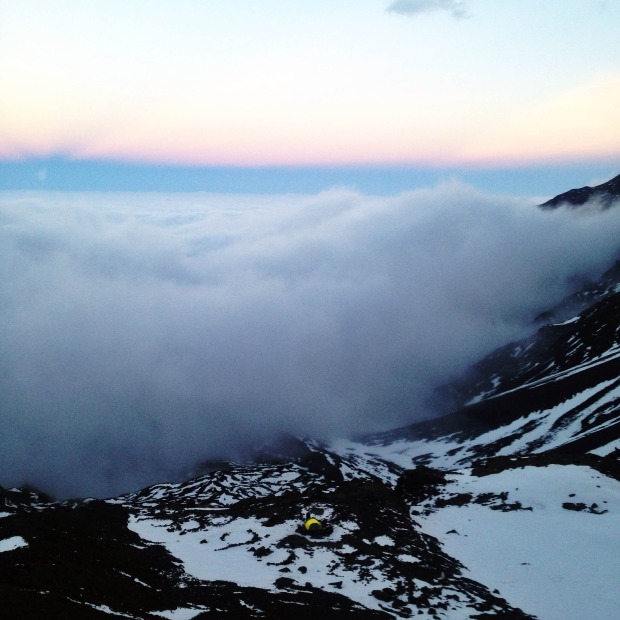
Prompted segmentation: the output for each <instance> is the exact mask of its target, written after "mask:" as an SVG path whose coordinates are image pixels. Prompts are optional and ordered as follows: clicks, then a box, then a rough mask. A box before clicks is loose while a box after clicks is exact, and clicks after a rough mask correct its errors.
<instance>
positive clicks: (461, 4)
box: [387, 0, 468, 19]
mask: <svg viewBox="0 0 620 620" xmlns="http://www.w3.org/2000/svg"><path fill="white" fill-rule="evenodd" d="M387 10H388V11H389V12H392V13H400V14H402V15H411V16H413V15H420V14H422V13H431V12H435V11H448V12H449V13H451V14H452V17H454V18H456V19H462V18H464V17H467V15H468V13H467V4H466V2H465V1H464V0H394V2H391V3H390V5H389V6H388V8H387Z"/></svg>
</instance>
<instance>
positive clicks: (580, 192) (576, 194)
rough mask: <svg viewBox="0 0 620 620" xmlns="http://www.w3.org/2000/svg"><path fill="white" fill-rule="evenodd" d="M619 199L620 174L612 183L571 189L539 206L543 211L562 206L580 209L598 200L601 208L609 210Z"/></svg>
mask: <svg viewBox="0 0 620 620" xmlns="http://www.w3.org/2000/svg"><path fill="white" fill-rule="evenodd" d="M618 199H620V174H619V175H618V176H617V177H614V178H613V179H611V181H607V182H606V183H602V184H601V185H595V186H594V187H589V186H586V187H580V188H578V189H571V190H569V191H567V192H564V193H563V194H559V195H558V196H556V197H555V198H551V200H547V202H544V203H543V204H541V205H539V206H540V207H541V208H542V209H555V208H557V207H559V206H560V205H569V206H571V207H579V206H581V205H583V204H585V203H586V202H588V201H590V200H598V201H600V203H601V206H602V207H603V208H605V209H607V208H609V207H610V206H611V204H612V203H613V202H614V201H616V200H618Z"/></svg>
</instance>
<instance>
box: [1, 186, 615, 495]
mask: <svg viewBox="0 0 620 620" xmlns="http://www.w3.org/2000/svg"><path fill="white" fill-rule="evenodd" d="M619 233H620V210H609V211H607V212H604V213H592V212H589V211H588V212H587V213H586V214H580V213H574V212H573V213H571V212H567V211H563V210H561V211H555V212H541V211H540V210H538V209H536V208H534V206H533V205H532V204H530V203H528V202H524V201H522V200H516V199H509V198H498V197H494V196H489V195H484V194H480V193H478V192H477V191H475V190H473V189H471V188H468V187H465V186H462V185H458V184H447V185H442V186H439V187H437V188H435V189H428V190H419V191H414V192H410V193H406V194H402V195H400V196H397V197H389V198H386V197H380V198H379V197H372V196H364V195H360V194H357V193H354V192H350V191H347V190H333V191H329V192H324V193H321V194H319V195H314V196H295V195H290V196H262V197H258V196H232V195H231V196H225V195H221V196H216V195H208V194H191V195H183V194H176V195H159V194H141V195H138V194H133V195H131V194H128V195H122V194H99V195H98V194H94V193H93V194H38V195H37V194H35V195H30V196H29V195H20V194H11V193H8V194H5V195H4V197H3V198H2V199H0V271H1V273H0V321H1V323H2V325H3V329H2V330H1V331H0V351H1V353H0V402H1V403H2V405H1V406H2V410H1V412H0V437H2V443H1V444H0V484H2V485H13V484H22V483H24V482H28V483H31V484H35V485H38V486H40V487H43V488H45V489H48V490H51V491H52V492H54V493H57V494H60V495H63V496H67V495H85V494H94V495H100V496H101V495H107V494H112V493H118V492H120V491H124V490H128V489H133V488H137V487H139V486H141V485H144V484H147V483H151V482H157V481H160V480H161V479H163V478H165V477H167V476H169V475H170V474H171V472H176V471H179V470H181V469H183V468H188V467H191V466H192V465H193V464H194V463H196V462H197V461H200V460H203V459H206V458H216V457H221V456H226V455H232V454H234V452H235V451H236V450H237V449H239V448H240V447H242V446H244V445H255V444H257V443H260V442H261V441H263V440H266V439H269V438H271V437H274V436H276V435H277V434H278V433H282V432H291V433H299V434H304V435H305V434H308V435H313V436H318V437H322V438H329V437H333V436H338V435H342V434H348V433H353V432H358V431H370V430H376V429H380V428H383V429H387V428H391V427H394V426H396V425H402V424H406V423H409V422H412V421H415V420H416V419H421V418H424V417H427V416H429V415H432V414H433V413H435V411H434V409H433V400H432V398H433V389H434V388H435V387H436V386H438V385H439V384H441V383H442V382H444V381H447V380H449V379H450V377H452V376H454V375H456V374H458V373H459V372H461V371H463V370H464V369H465V368H466V366H467V365H468V364H470V363H471V362H473V361H475V360H476V359H478V358H479V357H480V356H481V355H482V354H484V353H485V352H487V351H488V350H490V349H492V348H494V347H495V346H498V345H500V344H503V343H505V342H506V341H508V340H509V339H512V338H515V337H519V336H522V335H524V334H525V333H526V332H527V330H528V329H529V328H530V321H531V318H532V317H533V316H534V315H535V314H536V313H537V312H539V311H541V310H544V309H546V308H547V307H548V306H549V305H550V304H552V303H553V302H555V301H557V300H558V299H560V298H561V297H562V296H563V295H564V294H565V293H566V292H567V290H568V287H569V281H570V280H571V278H572V276H573V275H574V274H579V275H582V276H587V275H591V274H597V273H598V272H599V271H600V270H602V269H603V268H604V267H605V266H606V265H607V264H608V263H609V262H610V261H611V260H612V259H613V258H614V257H615V256H616V254H617V251H618V243H617V240H618V238H620V237H619Z"/></svg>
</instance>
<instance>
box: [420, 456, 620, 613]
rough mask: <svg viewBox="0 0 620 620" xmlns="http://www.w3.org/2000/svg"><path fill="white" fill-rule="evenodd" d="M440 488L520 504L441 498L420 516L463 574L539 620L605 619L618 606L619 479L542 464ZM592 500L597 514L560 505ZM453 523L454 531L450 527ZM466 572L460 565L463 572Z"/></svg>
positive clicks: (464, 477) (459, 479)
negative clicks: (507, 506) (500, 506)
mask: <svg viewBox="0 0 620 620" xmlns="http://www.w3.org/2000/svg"><path fill="white" fill-rule="evenodd" d="M446 491H448V493H454V494H456V493H471V494H473V495H474V496H477V495H480V494H482V493H494V494H499V493H501V492H508V494H509V496H508V502H510V503H513V502H516V501H519V502H521V504H522V505H523V507H524V508H532V510H516V511H511V512H502V511H501V510H492V509H491V508H490V507H489V506H484V505H479V504H467V505H465V506H462V507H459V506H446V507H444V508H440V509H438V510H437V511H436V512H433V513H431V514H429V515H427V516H425V517H423V518H422V519H421V523H422V527H423V529H424V531H426V532H427V533H429V534H431V535H433V536H436V537H437V538H438V539H439V540H440V541H441V542H442V544H443V545H444V548H445V550H446V552H447V553H448V554H450V555H452V556H453V557H455V558H457V559H458V560H460V561H461V562H463V564H465V566H467V567H468V569H469V576H470V577H471V578H473V579H475V580H477V581H479V582H481V583H483V584H485V585H486V586H487V587H489V588H490V589H491V590H494V589H497V590H498V591H499V592H500V595H501V596H503V597H505V598H506V599H507V600H508V602H509V603H511V604H512V605H514V606H516V607H520V608H521V609H523V610H524V611H526V612H527V613H531V614H534V615H536V616H538V617H539V618H540V620H583V619H584V618H597V620H613V619H615V618H617V617H618V616H617V612H618V609H619V608H620V592H619V590H618V575H619V574H620V483H618V482H617V481H616V480H613V479H610V478H607V477H605V476H603V475H602V474H599V473H598V472H596V471H594V470H591V469H590V468H588V467H578V466H559V465H558V466H553V465H550V466H547V467H541V468H534V467H528V468H525V469H515V470H507V471H504V472H502V473H499V474H495V475H489V476H485V477H482V478H477V477H474V476H471V475H467V474H463V475H461V476H458V477H457V478H456V479H455V480H454V481H453V482H452V483H451V484H450V485H449V486H448V487H447V488H446ZM563 503H573V504H579V503H581V504H585V505H586V506H587V507H590V506H592V504H596V505H597V508H596V510H600V511H603V510H606V511H607V512H605V513H603V514H593V513H591V512H587V511H575V510H567V509H565V508H563V507H562V504H563ZM455 530H456V532H455ZM466 574H467V573H466Z"/></svg>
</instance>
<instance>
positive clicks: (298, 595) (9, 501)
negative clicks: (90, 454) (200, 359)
mask: <svg viewBox="0 0 620 620" xmlns="http://www.w3.org/2000/svg"><path fill="white" fill-rule="evenodd" d="M541 320H547V324H546V325H543V326H542V327H541V329H540V330H539V331H538V333H537V334H536V335H535V336H533V337H532V338H531V339H529V340H528V341H527V342H521V343H511V344H510V345H507V346H506V347H504V348H503V349H501V350H498V351H496V352H494V353H493V354H491V355H490V356H489V357H487V358H485V359H484V360H481V362H480V363H479V364H478V365H477V366H476V367H475V368H474V369H473V370H472V373H471V375H470V376H468V377H466V378H465V379H464V380H463V381H462V382H461V383H460V384H458V385H454V386H452V387H453V393H454V395H455V402H460V403H461V404H460V405H459V406H458V408H456V409H455V411H454V412H453V413H451V414H449V415H446V416H443V417H442V418H439V419H435V420H431V421H427V422H423V423H418V424H414V425H411V426H408V427H405V428H401V429H396V430H393V431H390V432H385V433H379V434H374V435H372V436H365V437H359V438H356V439H349V440H341V441H335V442H333V443H331V444H329V445H325V444H320V443H317V442H315V441H312V440H307V439H303V440H302V439H299V438H285V439H283V440H282V442H281V443H280V444H278V445H277V446H266V447H263V448H262V449H261V450H260V453H256V454H255V455H254V456H253V457H252V458H251V459H248V460H247V461H246V462H238V463H232V462H221V463H210V464H209V465H208V471H207V470H206V469H205V471H206V473H202V474H200V475H196V476H195V477H193V478H192V479H191V480H188V481H186V482H183V483H165V484H159V485H154V486H151V487H148V488H146V489H143V490H141V491H139V492H136V493H131V494H127V495H123V496H120V497H116V498H111V499H108V500H106V501H102V500H73V501H69V502H62V503H57V502H54V501H52V500H51V498H49V497H46V496H44V495H42V494H40V493H38V492H36V491H34V490H30V489H9V490H7V489H2V488H0V602H1V603H2V607H1V609H2V617H3V618H4V617H6V618H9V619H13V618H16V619H28V618H59V619H60V618H63V619H66V618H85V619H89V618H92V619H97V618H99V619H103V618H110V617H126V618H144V619H147V618H148V619H151V620H152V619H161V618H170V619H176V620H189V619H190V618H218V619H219V618H233V619H236V618H287V619H288V618H290V617H291V616H293V617H295V618H297V619H299V620H303V619H305V618H312V619H313V620H314V619H315V618H316V617H317V616H319V617H320V616H322V617H325V618H330V619H331V618H360V619H365V618H377V619H378V618H385V619H387V618H413V617H415V618H429V619H431V618H432V619H453V620H457V619H458V620H462V619H467V618H472V619H474V618H476V619H483V618H508V619H519V618H534V617H536V618H540V619H541V620H556V619H562V620H584V619H586V618H596V619H597V620H613V619H615V618H617V617H618V611H617V610H618V609H620V591H619V590H618V588H617V584H616V582H617V575H618V573H619V572H620V536H619V535H618V532H620V460H619V458H620V267H619V265H618V264H616V266H615V267H614V268H612V269H611V270H610V271H609V272H607V274H605V276H604V277H603V278H602V279H601V280H600V281H599V282H596V283H590V284H589V285H588V286H587V287H585V288H584V289H583V290H582V291H580V292H579V294H577V295H576V296H574V297H572V298H571V299H569V300H567V301H566V303H565V304H563V305H562V306H561V307H559V308H556V309H552V310H551V311H550V312H549V313H548V314H546V316H545V317H543V318H542V319H541ZM308 516H313V517H315V518H317V519H319V520H320V521H322V523H323V526H324V529H323V532H322V535H321V536H318V537H314V536H309V535H308V534H307V532H306V531H305V530H304V527H303V524H304V522H305V520H306V519H307V518H308Z"/></svg>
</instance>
